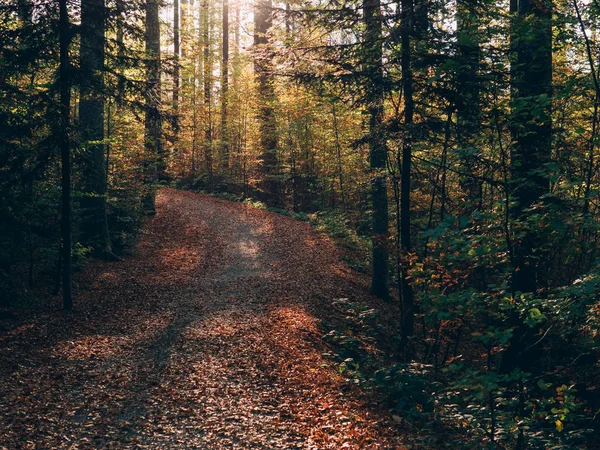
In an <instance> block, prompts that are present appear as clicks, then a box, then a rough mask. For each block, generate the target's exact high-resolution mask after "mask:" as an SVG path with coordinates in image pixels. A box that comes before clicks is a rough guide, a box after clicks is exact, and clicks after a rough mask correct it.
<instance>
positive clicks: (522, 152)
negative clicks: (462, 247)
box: [500, 0, 552, 372]
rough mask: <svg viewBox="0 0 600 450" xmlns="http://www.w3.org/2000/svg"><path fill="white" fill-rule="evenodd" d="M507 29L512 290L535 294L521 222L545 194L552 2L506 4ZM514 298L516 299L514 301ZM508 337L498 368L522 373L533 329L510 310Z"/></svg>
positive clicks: (527, 233) (535, 257) (532, 255)
mask: <svg viewBox="0 0 600 450" xmlns="http://www.w3.org/2000/svg"><path fill="white" fill-rule="evenodd" d="M510 7H511V12H512V13H513V14H515V17H514V18H513V19H514V23H513V24H512V29H511V50H512V53H513V54H512V58H513V59H512V64H511V95H512V112H511V132H512V136H513V142H514V144H513V146H512V149H511V165H510V172H511V187H512V189H511V190H510V192H509V193H510V194H511V195H512V198H513V200H514V203H513V205H514V206H512V208H511V211H510V213H511V216H512V219H513V225H512V228H513V239H512V249H511V252H512V268H513V273H512V290H513V292H514V293H516V292H522V293H530V292H535V291H536V290H537V288H538V285H539V284H538V283H539V276H540V274H539V271H538V268H539V265H538V262H539V260H540V252H539V251H538V252H537V253H536V252H534V251H535V249H536V247H538V246H539V244H540V242H539V238H538V237H537V236H536V233H535V232H534V231H533V230H532V229H531V227H530V225H529V224H528V223H527V219H528V214H530V212H529V211H530V210H529V208H531V207H532V206H533V205H534V204H535V203H537V202H540V197H541V196H542V195H543V194H545V193H547V192H549V189H550V182H549V176H548V174H547V173H546V170H547V168H546V163H547V162H549V161H550V154H551V149H552V119H551V103H552V3H551V0H518V1H517V0H512V1H511V4H510ZM515 298H518V297H515ZM511 322H513V323H514V324H515V325H514V331H513V337H512V339H511V341H510V342H509V345H508V348H507V349H506V350H505V351H504V354H503V356H502V361H501V366H500V370H501V371H503V372H510V371H512V370H513V369H515V368H520V369H523V370H528V369H529V368H531V367H532V364H534V361H535V358H534V357H533V354H532V348H533V346H534V342H535V341H534V339H536V336H535V334H536V332H537V331H539V330H538V329H537V328H530V327H528V326H527V325H525V324H523V321H522V318H520V317H518V313H517V312H515V313H514V314H513V317H512V318H511Z"/></svg>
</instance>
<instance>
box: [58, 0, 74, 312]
mask: <svg viewBox="0 0 600 450" xmlns="http://www.w3.org/2000/svg"><path fill="white" fill-rule="evenodd" d="M59 10H60V12H59V14H60V17H59V41H60V67H59V85H60V136H59V137H60V156H61V169H62V170H61V172H62V181H61V186H62V195H61V201H62V214H61V223H60V229H61V236H62V274H63V276H62V278H63V306H64V308H65V309H67V310H69V309H72V308H73V293H72V275H73V269H72V263H71V261H72V260H71V149H70V141H69V119H70V107H71V80H70V67H69V65H70V62H69V44H70V41H71V39H70V32H69V15H68V14H69V13H68V10H67V0H59Z"/></svg>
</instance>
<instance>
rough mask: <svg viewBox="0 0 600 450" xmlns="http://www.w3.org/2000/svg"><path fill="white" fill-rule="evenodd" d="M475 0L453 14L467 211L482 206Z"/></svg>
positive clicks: (464, 1) (463, 2) (466, 1)
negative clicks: (478, 134) (479, 166)
mask: <svg viewBox="0 0 600 450" xmlns="http://www.w3.org/2000/svg"><path fill="white" fill-rule="evenodd" d="M477 8H478V6H477V2H476V1H475V0H459V2H458V5H457V10H456V28H457V41H458V42H457V59H458V61H457V62H458V66H457V70H456V78H457V92H456V112H457V141H458V146H459V154H460V165H461V168H460V172H461V173H462V174H461V177H460V184H461V187H462V189H463V191H464V193H465V194H466V197H467V199H468V202H469V203H470V206H469V209H471V210H472V209H473V204H474V203H475V204H477V205H479V204H481V195H482V186H481V182H480V181H478V179H477V172H478V167H477V165H478V159H479V154H478V153H479V152H478V150H477V149H476V146H477V143H476V137H477V133H478V131H479V128H480V124H481V106H480V104H479V100H480V92H479V91H480V83H479V76H478V72H479V59H480V49H479V15H478V14H479V12H478V9H477Z"/></svg>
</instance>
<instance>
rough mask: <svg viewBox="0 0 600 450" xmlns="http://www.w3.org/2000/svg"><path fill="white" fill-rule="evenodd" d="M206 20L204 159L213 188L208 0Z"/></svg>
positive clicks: (204, 8) (205, 3) (210, 186)
mask: <svg viewBox="0 0 600 450" xmlns="http://www.w3.org/2000/svg"><path fill="white" fill-rule="evenodd" d="M202 13H203V14H204V22H203V29H202V45H203V61H204V62H203V65H204V115H205V119H204V120H205V125H204V159H205V163H206V172H207V176H208V188H209V190H210V189H212V181H213V151H212V146H213V118H212V106H213V105H212V91H213V83H212V82H213V74H212V70H213V65H212V63H213V59H212V55H211V42H210V38H211V33H210V31H211V20H210V5H209V3H208V0H204V3H203V4H202V12H201V14H202Z"/></svg>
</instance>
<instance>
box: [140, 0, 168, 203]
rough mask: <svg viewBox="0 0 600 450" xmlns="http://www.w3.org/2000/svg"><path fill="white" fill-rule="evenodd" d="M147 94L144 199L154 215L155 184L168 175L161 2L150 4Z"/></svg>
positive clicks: (147, 12)
mask: <svg viewBox="0 0 600 450" xmlns="http://www.w3.org/2000/svg"><path fill="white" fill-rule="evenodd" d="M146 72H147V77H148V78H147V81H146V92H145V103H146V104H145V107H146V113H145V120H144V147H145V153H146V154H145V155H144V166H145V167H144V178H145V182H146V184H147V189H148V192H147V193H146V195H145V198H144V208H145V209H146V211H147V212H148V213H149V214H154V213H155V212H156V209H155V204H154V201H155V192H154V189H155V188H154V184H155V183H156V181H157V180H158V179H159V178H160V177H162V176H164V168H165V161H164V154H163V142H162V139H163V136H162V117H161V112H160V102H161V84H160V23H159V0H147V2H146Z"/></svg>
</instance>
